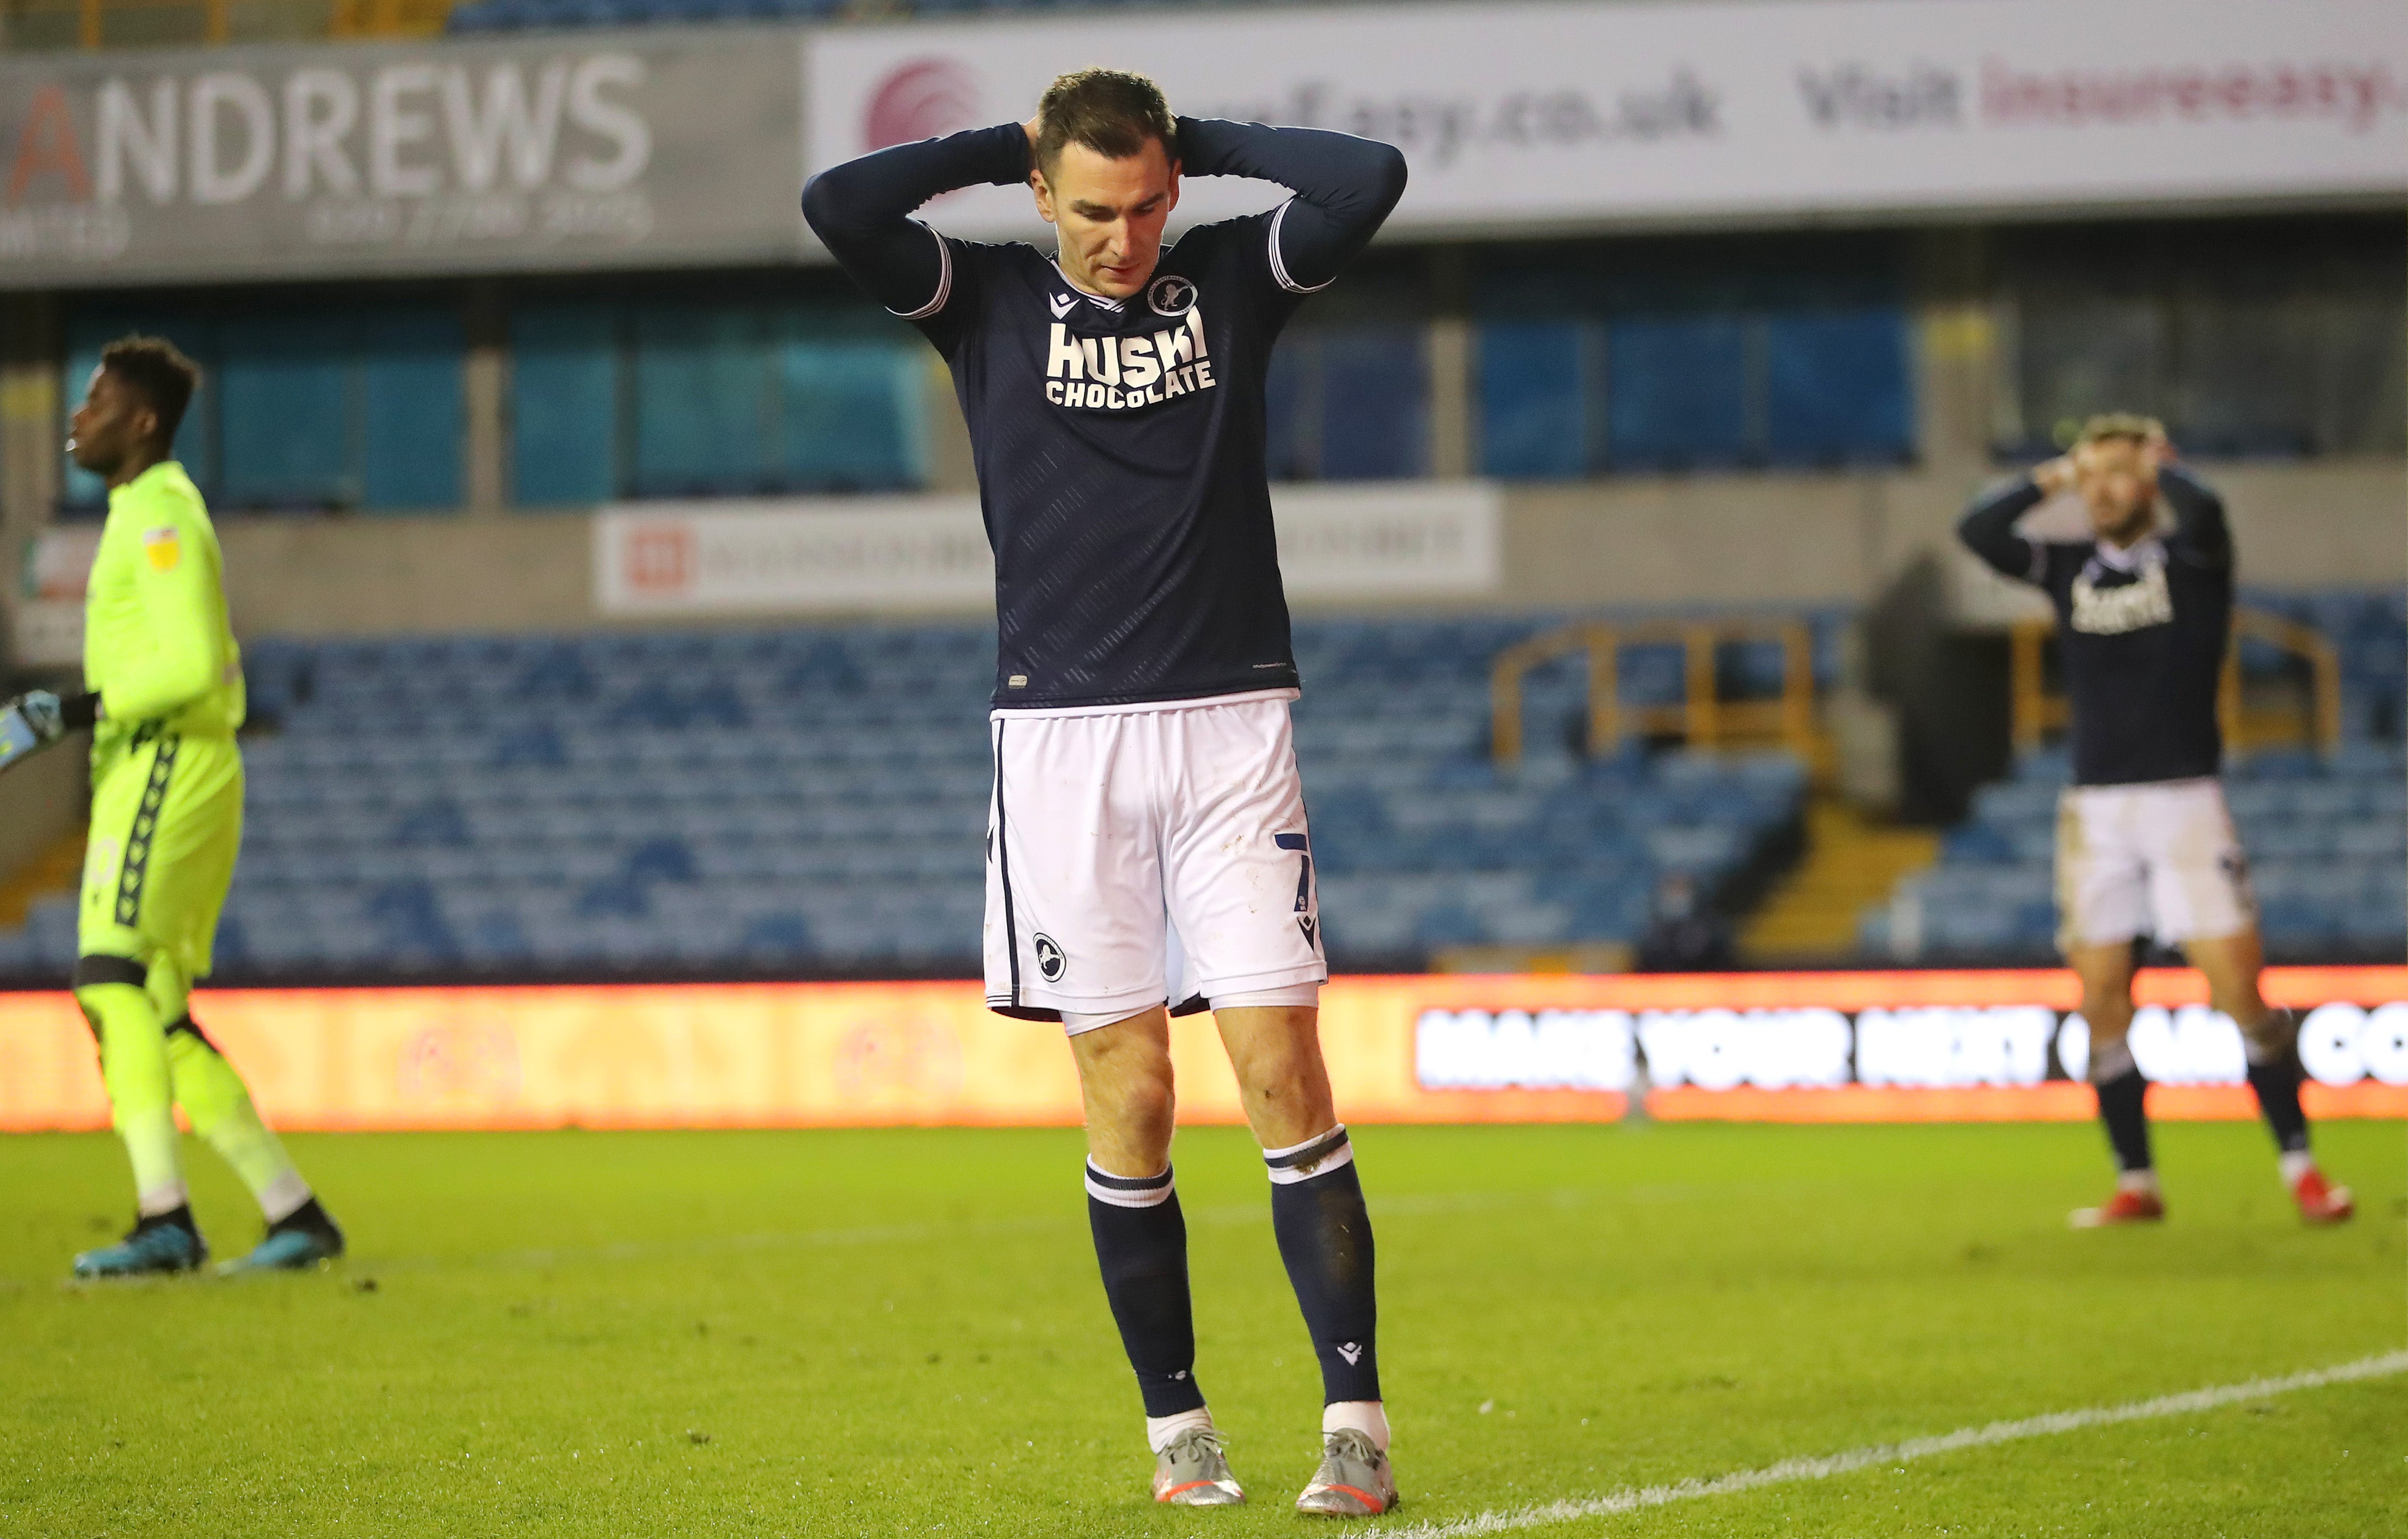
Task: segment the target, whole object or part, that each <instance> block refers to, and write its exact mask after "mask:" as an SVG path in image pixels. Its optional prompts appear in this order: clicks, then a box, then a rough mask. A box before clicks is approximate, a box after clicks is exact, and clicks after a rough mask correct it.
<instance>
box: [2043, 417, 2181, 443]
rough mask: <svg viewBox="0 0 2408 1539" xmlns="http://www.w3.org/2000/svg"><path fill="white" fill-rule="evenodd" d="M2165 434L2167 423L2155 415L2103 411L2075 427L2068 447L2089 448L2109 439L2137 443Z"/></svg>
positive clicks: (2162, 436)
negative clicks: (2146, 415)
mask: <svg viewBox="0 0 2408 1539" xmlns="http://www.w3.org/2000/svg"><path fill="white" fill-rule="evenodd" d="M2165 436H2166V424H2163V423H2161V422H2159V421H2157V418H2155V417H2144V416H2142V415H2141V414H2140V413H2139V412H2137V411H2101V412H2100V413H2099V414H2098V415H2096V416H2093V417H2087V418H2085V419H2084V420H2083V423H2082V425H2081V426H2080V427H2077V428H2075V429H2074V431H2073V437H2072V440H2071V442H2070V443H2068V444H2067V445H2066V447H2067V448H2069V449H2087V448H2089V447H2090V446H2091V445H2092V444H2094V443H2103V442H2105V441H2106V440H2107V439H2131V440H2132V441H2133V442H2135V443H2146V442H2148V441H2149V440H2150V439H2162V438H2164V437H2165Z"/></svg>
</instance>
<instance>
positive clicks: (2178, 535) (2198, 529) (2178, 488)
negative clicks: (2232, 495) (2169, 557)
mask: <svg viewBox="0 0 2408 1539" xmlns="http://www.w3.org/2000/svg"><path fill="white" fill-rule="evenodd" d="M2157 495H2158V496H2161V497H2163V498H2165V499H2166V505H2167V506H2168V507H2170V508H2171V509H2172V510H2173V511H2174V534H2173V539H2172V541H2171V543H2172V544H2174V545H2175V546H2177V547H2179V548H2180V549H2182V550H2183V551H2184V552H2185V553H2186V554H2189V555H2191V556H2194V557H2196V558H2197V559H2199V560H2200V561H2204V562H2207V563H2209V564H2211V565H2214V566H2222V565H2224V564H2225V563H2226V562H2229V561H2230V560H2231V559H2232V526H2231V525H2230V524H2229V522H2227V520H2226V519H2225V516H2224V499H2223V498H2222V497H2220V496H2216V495H2215V494H2214V492H2212V491H2210V490H2209V489H2208V487H2207V483H2206V482H2202V481H2200V479H2199V478H2198V477H2197V476H2194V475H2192V474H2191V473H2190V472H2189V471H2187V470H2186V469H2184V468H2183V467H2180V466H2178V465H2167V466H2161V467H2158V469H2157Z"/></svg>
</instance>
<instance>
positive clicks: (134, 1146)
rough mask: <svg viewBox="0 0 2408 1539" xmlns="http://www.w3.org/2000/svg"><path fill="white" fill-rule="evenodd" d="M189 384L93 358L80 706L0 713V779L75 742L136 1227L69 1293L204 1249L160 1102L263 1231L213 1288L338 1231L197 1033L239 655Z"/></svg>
mask: <svg viewBox="0 0 2408 1539" xmlns="http://www.w3.org/2000/svg"><path fill="white" fill-rule="evenodd" d="M198 382H199V371H198V370H197V369H196V368H195V367H193V364H192V362H191V360H189V359H187V358H185V357H184V356H183V354H181V353H180V352H177V351H176V349H175V348H174V347H173V346H172V345H171V344H169V343H167V342H165V341H161V340H159V339H157V338H145V337H129V338H124V339H122V340H120V341H117V342H114V343H111V344H110V345H109V346H108V348H106V349H104V350H103V351H102V352H101V361H100V367H98V368H96V369H94V370H93V376H92V383H91V386H90V388H89V390H88V391H87V393H86V395H85V396H84V400H83V404H82V405H81V406H79V407H78V408H77V409H76V412H75V419H74V424H73V431H74V437H73V438H71V439H69V440H68V442H67V450H68V453H71V454H72V455H73V456H74V457H75V462H76V464H77V465H79V466H80V467H83V468H84V469H86V470H89V471H91V472H92V473H93V474H94V475H97V476H99V477H100V478H101V479H102V481H104V482H106V483H107V484H108V522H107V523H106V524H105V525H103V526H102V529H101V536H100V548H99V551H98V553H97V554H95V555H94V557H93V567H92V577H91V580H90V583H89V585H88V589H87V595H88V596H87V597H86V600H85V614H84V664H83V673H84V692H83V693H80V694H78V695H74V696H70V697H67V698H59V697H58V696H55V695H50V694H48V693H36V694H33V695H28V696H24V697H22V698H19V699H16V700H13V701H10V702H9V703H8V704H7V706H6V707H5V708H0V768H5V767H6V766H7V764H9V763H11V762H13V761H14V760H15V759H17V758H20V757H22V756H23V755H26V754H29V753H33V752H37V751H39V750H40V749H42V748H46V747H48V746H50V744H51V743H54V742H56V741H59V740H60V739H61V738H63V737H64V736H65V734H66V733H67V732H68V731H70V730H72V729H75V728H79V727H87V726H88V727H91V728H92V729H93V742H92V818H91V834H90V840H89V844H88V846H87V850H86V854H85V857H84V869H83V891H82V897H81V908H80V912H79V918H78V923H77V937H76V939H77V951H78V954H79V955H78V960H77V962H76V968H75V997H76V1002H77V1004H78V1005H79V1006H81V1007H82V1010H83V1014H84V1019H85V1021H86V1022H87V1023H89V1024H90V1026H91V1027H92V1032H93V1039H94V1041H95V1042H96V1043H98V1044H99V1047H100V1063H101V1077H102V1079H103V1081H104V1082H105V1083H106V1085H107V1086H108V1100H109V1106H110V1110H111V1114H112V1119H113V1121H114V1123H115V1125H116V1128H117V1131H118V1135H119V1136H120V1137H121V1138H122V1139H123V1140H124V1143H125V1150H126V1154H127V1155H128V1157H129V1158H131V1160H132V1162H133V1166H134V1187H135V1198H136V1221H135V1226H134V1230H133V1231H132V1232H131V1233H129V1234H128V1235H127V1236H126V1237H125V1239H124V1240H123V1241H122V1242H121V1243H119V1244H113V1245H108V1246H104V1247H102V1248H100V1249H98V1250H93V1251H87V1252H85V1253H84V1254H83V1255H81V1256H79V1257H77V1258H76V1260H75V1274H76V1275H77V1276H78V1277H84V1278H98V1277H126V1276H137V1275H142V1274H147V1273H175V1272H188V1271H191V1270H193V1268H196V1267H198V1266H199V1265H200V1264H201V1262H202V1261H203V1260H204V1259H206V1257H207V1255H208V1247H207V1246H206V1245H204V1244H202V1242H201V1234H200V1229H199V1226H198V1225H197V1224H196V1223H195V1222H194V1221H193V1209H192V1204H191V1201H190V1199H189V1196H188V1194H187V1192H186V1189H185V1186H184V1177H183V1171H182V1166H181V1163H180V1156H179V1148H178V1136H177V1129H176V1116H175V1108H177V1107H181V1108H182V1109H183V1112H184V1115H185V1116H187V1117H188V1118H190V1119H191V1122H192V1125H193V1131H194V1132H196V1133H198V1134H200V1135H201V1137H202V1138H203V1139H204V1140H205V1141H207V1142H208V1144H209V1145H210V1146H211V1147H212V1148H214V1149H216V1150H217V1152H218V1153H219V1154H220V1155H222V1156H223V1157H224V1158H225V1160H226V1162H227V1163H228V1164H230V1165H232V1166H233V1167H234V1169H235V1171H236V1173H237V1174H239V1175H240V1176H241V1177H242V1179H243V1182H244V1184H245V1185H247V1186H248V1187H250V1188H251V1195H252V1196H253V1197H254V1198H256V1199H257V1200H258V1201H259V1205H260V1208H261V1211H262V1213H263V1214H264V1215H265V1218H266V1220H267V1234H266V1237H265V1239H263V1240H262V1241H261V1242H260V1243H259V1244H258V1245H257V1247H255V1248H254V1249H253V1250H251V1252H250V1253H249V1254H248V1255H247V1256H244V1257H242V1258H241V1259H237V1260H236V1261H233V1262H230V1263H228V1265H227V1266H226V1267H225V1268H224V1269H223V1270H225V1271H229V1272H236V1271H260V1270H284V1269H293V1268H300V1267H308V1266H313V1265H316V1264H317V1263H319V1262H321V1261H324V1260H330V1259H333V1258H335V1257H337V1256H339V1255H341V1254H342V1250H343V1235H342V1231H341V1230H339V1229H337V1227H336V1226H335V1222H334V1220H333V1219H332V1218H330V1217H328V1216H327V1215H326V1212H325V1210H324V1209H323V1208H322V1207H321V1206H320V1205H319V1203H318V1200H317V1198H316V1197H315V1196H314V1195H312V1194H311V1192H310V1190H309V1184H308V1182H307V1181H304V1180H303V1179H302V1178H301V1172H299V1171H298V1170H297V1169H295V1168H294V1164H293V1161H292V1160H291V1158H288V1157H287V1156H286V1155H285V1152H284V1149H283V1146H282V1145H281V1144H280V1143H278V1141H277V1138H276V1135H275V1134H274V1133H273V1132H271V1131H269V1130H268V1128H267V1126H266V1124H265V1122H263V1121H261V1119H260V1115H259V1112H258V1110H257V1108H255V1107H254V1106H253V1105H252V1104H251V1093H250V1091H249V1090H247V1089H246V1088H245V1087H244V1086H243V1083H242V1077H241V1076H240V1075H239V1074H237V1073H236V1072H235V1070H234V1066H233V1065H231V1064H229V1063H228V1062H227V1061H226V1060H225V1058H224V1057H223V1056H222V1054H220V1053H219V1052H218V1050H217V1047H216V1046H215V1044H213V1043H211V1042H210V1041H209V1040H208V1037H206V1036H204V1035H203V1034H202V1032H201V1028H200V1027H199V1026H198V1025H197V1024H195V1023H194V1021H193V1015H192V1011H191V1009H190V1008H189V1005H188V1002H187V996H188V995H189V994H190V992H191V990H192V986H193V983H194V982H195V981H196V980H198V979H201V978H205V977H207V976H208V973H209V969H210V963H211V959H212V952H213V950H214V945H215V941H216V936H217V926H218V914H219V912H220V911H221V910H222V908H223V907H224V905H225V897H226V889H227V887H228V885H230V884H231V883H232V882H233V880H234V866H235V856H236V851H237V850H238V849H239V848H240V846H241V843H242V793H243V774H242V755H241V754H240V752H239V750H237V749H236V746H235V731H236V728H237V727H239V726H241V725H242V720H243V682H242V662H241V653H240V650H239V649H238V648H237V647H236V644H235V639H234V632H233V629H232V628H231V626H230V625H229V623H228V621H227V618H226V601H225V584H224V580H223V560H222V556H221V555H220V554H219V550H218V541H217V534H216V531H215V530H214V528H213V527H212V526H211V525H210V523H209V516H208V510H207V509H206V508H205V507H203V505H202V502H201V495H200V493H199V491H198V490H196V489H195V488H194V487H193V482H192V481H191V479H190V478H189V477H187V476H186V475H185V474H184V468H183V467H182V466H180V465H179V464H177V463H176V462H175V461H174V460H173V459H171V458H169V455H170V453H172V446H173V445H174V443H175V439H176V428H177V425H178V424H179V423H180V422H182V420H183V416H184V410H185V408H186V406H188V405H189V404H190V403H191V400H192V396H193V389H194V387H195V386H196V385H197V383H198Z"/></svg>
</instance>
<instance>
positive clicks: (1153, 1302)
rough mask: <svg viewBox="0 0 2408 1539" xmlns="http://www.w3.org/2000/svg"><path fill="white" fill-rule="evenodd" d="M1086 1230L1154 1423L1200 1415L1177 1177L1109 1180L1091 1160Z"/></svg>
mask: <svg viewBox="0 0 2408 1539" xmlns="http://www.w3.org/2000/svg"><path fill="white" fill-rule="evenodd" d="M1087 1227H1088V1228H1089V1229H1090V1230H1093V1231H1094V1233H1095V1236H1096V1261H1097V1265H1098V1266H1100V1267H1101V1268H1102V1270H1103V1274H1104V1297H1105V1299H1107V1300H1108V1301H1110V1302H1111V1306H1112V1323H1113V1324H1115V1325H1117V1326H1119V1327H1120V1331H1121V1345H1122V1346H1123V1347H1125V1349H1126V1350H1127V1352H1128V1359H1129V1367H1130V1368H1131V1369H1133V1370H1135V1372H1136V1374H1137V1385H1138V1392H1139V1393H1140V1395H1142V1396H1143V1397H1144V1400H1145V1414H1146V1415H1147V1416H1148V1417H1174V1416H1178V1415H1179V1414H1180V1413H1182V1412H1183V1411H1195V1410H1200V1409H1202V1407H1203V1404H1204V1391H1203V1390H1202V1389H1200V1388H1197V1384H1196V1316H1195V1309H1194V1305H1193V1303H1192V1302H1191V1301H1190V1298H1189V1294H1188V1288H1187V1218H1186V1215H1184V1214H1183V1213H1181V1212H1180V1209H1179V1191H1178V1188H1177V1187H1176V1185H1175V1184H1174V1183H1173V1182H1172V1180H1171V1176H1170V1171H1169V1168H1168V1166H1166V1167H1164V1169H1163V1172H1162V1173H1161V1174H1160V1175H1152V1176H1135V1177H1132V1176H1120V1175H1108V1174H1106V1173H1105V1172H1102V1171H1099V1170H1097V1169H1096V1165H1095V1162H1094V1161H1093V1160H1089V1161H1088V1162H1087Z"/></svg>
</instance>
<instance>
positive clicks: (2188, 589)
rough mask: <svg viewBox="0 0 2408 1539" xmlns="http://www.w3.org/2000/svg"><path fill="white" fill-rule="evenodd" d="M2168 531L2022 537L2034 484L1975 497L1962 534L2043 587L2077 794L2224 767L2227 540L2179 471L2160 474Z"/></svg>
mask: <svg viewBox="0 0 2408 1539" xmlns="http://www.w3.org/2000/svg"><path fill="white" fill-rule="evenodd" d="M2157 492H2158V495H2159V496H2162V497H2164V498H2165V500H2166V503H2167V505H2168V506H2170V507H2171V508H2172V509H2173V512H2174V527H2173V529H2172V531H2171V533H2169V534H2166V535H2163V536H2157V535H2152V536H2150V537H2149V538H2148V539H2143V540H2142V541H2141V542H2140V543H2138V544H2136V545H2134V546H2132V547H2131V548H2130V549H2129V550H2127V551H2117V550H2115V549H2114V548H2113V547H2111V546H2109V545H2108V544H2106V543H2105V542H2104V541H2102V540H2084V541H2080V542H2071V543H2059V542H2056V541H2042V540H2031V539H2024V538H2023V537H2022V536H2021V535H2018V534H2016V533H2015V521H2016V520H2017V519H2019V518H2021V517H2022V516H2023V515H2024V514H2025V513H2027V512H2028V511H2030V510H2031V509H2032V508H2034V507H2036V506H2038V505H2039V503H2040V502H2041V500H2042V492H2041V489H2040V487H2039V486H2038V485H2037V484H2036V483H2035V482H2033V481H2032V479H2031V478H2030V477H2029V476H2025V477H2022V478H2020V479H2019V480H2016V481H2014V482H2009V483H2008V484H2007V485H2005V486H2003V487H2000V489H1998V490H1996V491H1994V492H1991V493H1989V494H1988V495H1986V496H1983V497H1981V498H1979V499H1977V500H1976V501H1975V502H1974V504H1973V506H1972V508H1971V510H1970V511H1968V512H1967V513H1966V514H1965V518H1964V522H1963V523H1961V524H1959V525H1957V535H1958V538H1960V539H1963V540H1964V541H1965V543H1966V545H1967V546H1968V547H1969V548H1971V550H1972V552H1973V554H1976V555H1978V556H1980V557H1981V558H1982V559H1983V560H1984V561H1986V562H1988V563H1989V564H1990V566H1991V567H1993V568H1996V569H1997V570H1999V571H2000V572H2002V573H2004V574H2005V575H2007V576H2009V577H2012V578H2014V579H2016V580H2018V581H2020V582H2025V583H2032V584H2034V585H2036V586H2038V587H2040V588H2042V589H2044V590H2046V592H2047V594H2048V597H2049V601H2050V602H2051V603H2053V604H2054V605H2055V606H2056V608H2057V640H2058V644H2059V646H2060V647H2061V648H2062V649H2063V650H2062V654H2061V655H2062V657H2063V663H2064V669H2065V683H2066V694H2067V697H2068V698H2069V699H2070V701H2071V706H2072V712H2073V779H2074V784H2077V785H2131V784H2145V783H2147V782H2151V781H2168V780H2195V779H2198V778H2200V777H2202V776H2207V775H2213V774H2215V773H2216V772H2217V771H2218V770H2219V769H2221V768H2222V766H2223V758H2224V733H2223V729H2222V727H2221V726H2219V725H2218V724H2217V721H2216V716H2215V696H2216V686H2217V683H2219V681H2220V680H2221V678H2222V676H2223V672H2224V654H2225V649H2226V648H2227V647H2228V646H2229V645H2230V644H2231V636H2232V583H2233V579H2232V533H2231V530H2230V528H2229V526H2228V525H2226V523H2225V518H2224V503H2223V501H2222V499H2221V498H2219V497H2217V496H2216V495H2215V494H2214V492H2212V491H2210V490H2209V489H2208V488H2207V486H2206V485H2205V484H2204V483H2202V482H2200V480H2199V479H2198V478H2197V477H2195V476H2192V475H2191V474H2190V473H2189V472H2188V471H2186V470H2184V469H2182V468H2181V467H2177V466H2171V465H2170V466H2166V467H2161V468H2160V469H2159V470H2158V471H2157Z"/></svg>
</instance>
